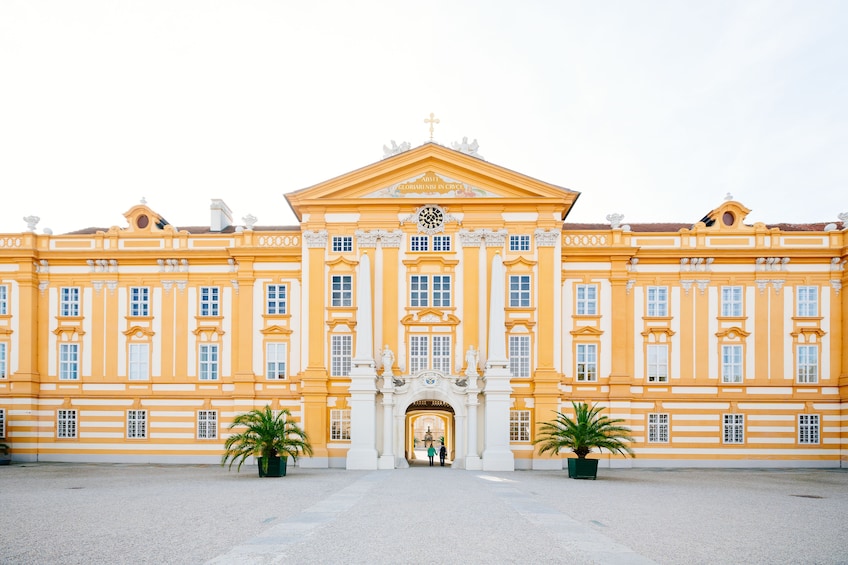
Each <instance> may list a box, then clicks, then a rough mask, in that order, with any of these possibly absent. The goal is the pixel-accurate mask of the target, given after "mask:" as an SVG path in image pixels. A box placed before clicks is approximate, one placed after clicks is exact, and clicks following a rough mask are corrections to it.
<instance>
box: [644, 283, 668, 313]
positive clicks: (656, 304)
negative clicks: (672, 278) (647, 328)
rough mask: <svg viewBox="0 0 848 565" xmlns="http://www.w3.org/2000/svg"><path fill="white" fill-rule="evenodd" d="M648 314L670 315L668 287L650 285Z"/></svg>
mask: <svg viewBox="0 0 848 565" xmlns="http://www.w3.org/2000/svg"><path fill="white" fill-rule="evenodd" d="M647 290H648V316H668V287H667V286H649V287H648V289H647Z"/></svg>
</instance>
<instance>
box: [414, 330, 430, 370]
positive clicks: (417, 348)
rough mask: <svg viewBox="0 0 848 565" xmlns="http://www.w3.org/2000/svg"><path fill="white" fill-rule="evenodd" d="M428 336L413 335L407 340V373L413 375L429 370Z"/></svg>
mask: <svg viewBox="0 0 848 565" xmlns="http://www.w3.org/2000/svg"><path fill="white" fill-rule="evenodd" d="M429 338H430V336H426V335H413V336H410V338H409V372H410V373H411V374H413V375H414V374H415V373H417V372H418V371H423V370H424V369H427V368H429V365H428V363H427V361H428V358H429V353H430V352H429V344H430V340H429Z"/></svg>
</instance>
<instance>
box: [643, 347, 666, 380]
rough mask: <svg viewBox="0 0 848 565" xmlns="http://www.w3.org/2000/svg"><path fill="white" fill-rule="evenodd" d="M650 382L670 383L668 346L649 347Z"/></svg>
mask: <svg viewBox="0 0 848 565" xmlns="http://www.w3.org/2000/svg"><path fill="white" fill-rule="evenodd" d="M648 382H649V383H667V382H668V345H649V346H648Z"/></svg>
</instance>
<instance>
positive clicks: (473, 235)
mask: <svg viewBox="0 0 848 565" xmlns="http://www.w3.org/2000/svg"><path fill="white" fill-rule="evenodd" d="M483 231H484V230H482V229H476V230H466V229H462V230H459V244H460V245H461V246H462V247H480V244H482V243H483Z"/></svg>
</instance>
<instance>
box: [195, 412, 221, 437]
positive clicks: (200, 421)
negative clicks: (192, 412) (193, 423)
mask: <svg viewBox="0 0 848 565" xmlns="http://www.w3.org/2000/svg"><path fill="white" fill-rule="evenodd" d="M197 439H218V411H217V410H198V411H197Z"/></svg>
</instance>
